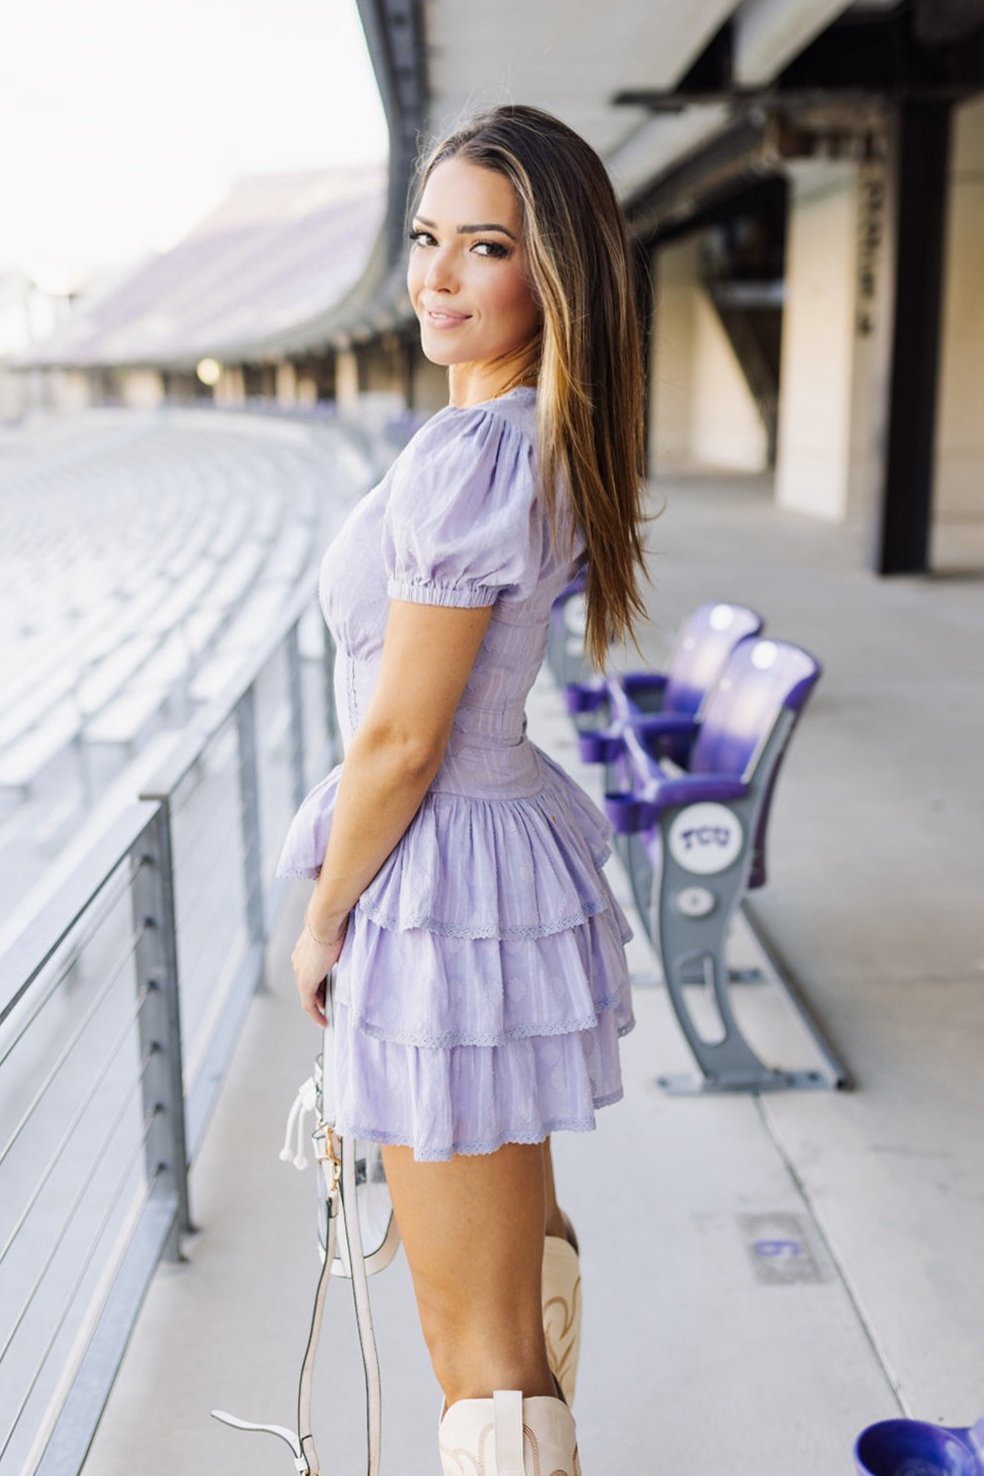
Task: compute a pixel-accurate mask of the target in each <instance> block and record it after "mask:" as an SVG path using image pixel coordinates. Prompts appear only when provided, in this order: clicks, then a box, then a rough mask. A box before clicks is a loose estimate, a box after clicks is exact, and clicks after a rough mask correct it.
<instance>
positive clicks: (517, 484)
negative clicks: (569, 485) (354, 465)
mask: <svg viewBox="0 0 984 1476" xmlns="http://www.w3.org/2000/svg"><path fill="white" fill-rule="evenodd" d="M534 455H535V447H534V443H533V440H532V438H531V437H530V436H529V435H528V434H527V433H525V432H524V431H523V430H521V429H519V428H518V427H517V426H516V425H514V424H513V423H512V422H511V421H510V420H509V419H508V418H507V417H506V416H504V415H502V414H500V413H498V412H496V411H495V410H492V409H489V408H486V407H485V406H482V405H475V406H463V407H458V406H447V407H446V408H445V409H444V410H439V411H438V412H437V414H436V415H433V416H432V417H431V419H430V420H428V421H426V422H425V423H424V425H423V426H421V428H420V430H419V431H417V433H416V435H415V436H414V437H413V439H412V440H411V441H410V442H409V443H408V445H407V446H406V447H405V448H404V451H403V453H402V456H401V458H400V461H401V463H402V464H401V465H399V466H398V467H395V468H394V470H395V472H396V475H395V476H394V479H393V485H392V489H391V492H390V496H389V500H388V502H387V505H386V511H385V514H384V518H383V535H382V550H383V560H384V563H385V567H386V574H387V582H386V593H387V595H388V596H389V597H390V598H391V599H398V600H411V601H413V602H414V603H416V604H427V605H458V606H465V607H469V606H476V605H492V604H494V603H495V601H496V600H497V599H498V598H499V596H500V595H501V594H502V593H503V592H504V591H506V590H508V589H510V588H512V589H515V590H516V591H517V592H520V593H523V594H525V593H528V592H529V590H530V589H531V588H532V587H533V585H534V584H535V583H536V581H537V579H538V577H539V572H540V561H541V556H542V552H543V538H544V528H543V520H542V517H541V513H540V507H539V503H538V501H537V499H536V496H535V493H536V477H535V471H534Z"/></svg>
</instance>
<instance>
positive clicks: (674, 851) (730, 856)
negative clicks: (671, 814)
mask: <svg viewBox="0 0 984 1476" xmlns="http://www.w3.org/2000/svg"><path fill="white" fill-rule="evenodd" d="M669 844H670V854H671V856H672V857H673V859H674V861H675V862H676V863H677V865H678V866H681V867H682V868H683V869H684V871H693V872H696V873H697V874H698V875H699V876H711V875H713V874H714V873H715V872H717V871H726V870H727V868H728V867H729V866H730V865H731V864H732V862H734V861H735V860H737V858H738V855H739V854H740V852H741V845H742V828H741V822H740V821H739V820H738V818H737V816H735V815H733V814H732V813H731V811H730V810H729V809H727V808H726V806H724V805H717V804H711V803H706V804H700V805H688V806H687V808H686V809H685V810H681V811H680V813H679V815H678V816H677V817H676V819H675V820H674V821H673V823H672V825H671V826H670V835H669Z"/></svg>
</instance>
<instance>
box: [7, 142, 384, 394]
mask: <svg viewBox="0 0 984 1476" xmlns="http://www.w3.org/2000/svg"><path fill="white" fill-rule="evenodd" d="M386 183H387V171H386V169H385V167H380V168H377V169H372V170H367V169H366V168H365V167H360V168H358V169H338V168H336V169H330V170H323V171H298V172H294V173H288V174H265V175H254V176H250V177H247V178H245V179H241V180H239V181H237V182H236V183H235V184H234V185H233V187H232V189H231V190H230V192H229V194H228V196H227V197H226V199H225V200H224V201H223V203H222V204H221V205H219V206H218V208H217V209H215V210H214V211H212V212H211V214H209V215H208V216H206V218H205V219H204V220H203V221H201V223H200V224H199V225H197V226H196V227H195V228H194V229H193V230H192V231H191V232H190V233H189V234H188V235H187V236H185V237H184V239H183V240H181V241H179V242H178V244H177V245H176V246H174V247H173V248H172V249H171V250H170V251H167V252H165V253H163V254H162V255H160V256H157V257H155V258H153V259H152V260H151V261H149V262H144V263H142V264H141V265H140V266H138V267H137V268H136V269H135V270H134V271H133V272H132V273H131V274H129V275H127V276H125V277H124V278H123V279H122V280H116V281H115V282H114V284H113V285H112V286H111V287H110V288H109V289H108V290H107V291H105V292H104V293H102V294H99V295H98V296H97V297H95V298H93V299H90V300H88V301H86V302H84V303H82V304H80V306H79V309H78V310H77V312H76V313H74V314H73V315H72V317H71V318H69V319H68V321H67V322H66V323H64V324H63V325H62V326H60V327H59V329H58V330H57V331H56V332H55V333H54V334H53V335H52V336H51V337H50V338H48V339H46V340H43V341H42V342H41V343H40V344H35V345H34V347H33V348H32V350H31V351H30V352H29V353H26V354H23V355H20V356H18V357H17V358H15V359H14V360H13V363H14V365H15V366H16V365H18V364H19V365H22V366H24V365H27V364H34V365H64V366H70V365H77V366H93V365H100V366H110V365H131V366H132V365H139V364H147V365H154V366H158V367H160V366H168V367H174V368H182V367H186V368H193V367H194V365H195V364H196V363H197V362H198V360H199V359H201V358H202V357H203V356H205V355H215V356H217V357H219V358H220V359H221V358H225V359H226V360H228V361H231V362H236V361H242V360H243V359H250V358H253V357H254V356H255V355H256V351H257V347H258V345H260V344H264V343H267V342H274V341H276V340H277V338H278V337H279V336H283V335H286V336H288V337H290V338H292V339H297V340H298V341H303V340H304V339H305V338H308V339H312V338H315V337H316V336H317V333H318V331H319V330H318V328H317V327H316V324H317V322H318V320H319V319H320V318H322V317H323V316H324V315H326V314H329V315H330V313H331V312H332V311H337V310H338V309H339V308H344V306H345V304H346V302H347V301H348V299H349V297H350V295H351V294H352V293H353V290H354V289H357V288H358V286H359V284H360V283H361V282H362V281H363V279H364V278H365V275H366V265H367V262H369V261H371V259H372V255H373V249H374V247H375V245H376V242H377V239H378V237H379V235H380V231H381V229H382V228H383V227H384V224H385V219H386Z"/></svg>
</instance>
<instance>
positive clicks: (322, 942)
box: [304, 918, 336, 948]
mask: <svg viewBox="0 0 984 1476" xmlns="http://www.w3.org/2000/svg"><path fill="white" fill-rule="evenodd" d="M304 926H305V928H306V929H307V931H308V932H309V933H310V934H311V937H312V938H313V939H314V941H315V943H317V944H318V945H319V946H320V947H321V948H330V947H331V946H332V944H333V943H334V942H335V941H336V940H335V939H334V938H319V937H318V935H317V933H316V932H315V931H314V929H313V928H312V926H311V924H310V923H309V922H308V920H307V918H305V919H304Z"/></svg>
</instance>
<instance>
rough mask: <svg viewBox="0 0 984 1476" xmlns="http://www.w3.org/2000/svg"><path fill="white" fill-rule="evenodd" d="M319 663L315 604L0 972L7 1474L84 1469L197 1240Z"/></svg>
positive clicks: (247, 672)
mask: <svg viewBox="0 0 984 1476" xmlns="http://www.w3.org/2000/svg"><path fill="white" fill-rule="evenodd" d="M333 663H334V651H333V647H332V641H331V637H330V635H329V633H328V631H327V628H326V626H325V624H324V621H323V620H322V619H321V617H320V612H319V611H318V610H317V606H316V603H315V597H314V591H313V590H311V589H305V590H304V591H301V592H299V593H298V595H297V596H296V597H295V599H294V601H293V602H292V604H291V606H290V607H289V608H288V609H286V610H285V612H284V614H283V617H282V619H281V621H280V622H279V624H278V625H277V627H276V628H275V629H274V630H272V631H271V634H270V636H269V638H268V639H267V641H266V643H265V645H264V646H263V647H262V648H261V649H259V650H257V651H256V652H255V653H254V654H253V655H252V657H251V658H250V660H249V661H248V662H246V663H245V664H244V665H243V667H242V668H241V669H240V671H239V672H238V674H237V675H236V677H235V678H234V679H233V680H232V681H231V682H230V686H229V689H228V695H227V696H226V697H224V698H222V699H220V700H218V701H217V702H216V703H214V704H213V705H212V706H211V707H210V708H209V709H207V710H206V711H205V712H203V713H202V715H201V717H200V719H198V720H197V721H196V722H195V724H194V726H193V727H192V728H191V729H190V730H189V731H187V732H184V733H181V734H169V735H164V736H162V738H161V739H159V740H158V742H157V743H156V744H155V746H154V748H153V749H152V751H151V752H152V760H151V761H152V762H153V763H154V764H155V768H154V772H153V773H152V775H151V776H150V777H149V778H148V779H147V780H146V782H144V783H143V784H142V785H141V786H140V789H139V794H138V797H137V798H135V799H130V800H125V801H121V802H120V803H119V804H118V805H117V806H116V807H115V811H114V813H112V815H111V816H109V817H108V818H105V820H104V828H103V830H102V833H101V834H100V835H99V836H98V837H97V838H95V839H94V840H93V842H92V844H91V845H90V846H88V847H87V849H86V851H85V854H84V855H83V856H82V857H81V858H80V859H78V861H77V863H76V864H74V865H72V866H71V867H70V868H69V869H68V870H67V872H66V874H65V875H64V876H61V877H60V878H59V879H58V884H57V887H56V888H53V892H52V895H51V896H50V897H49V899H48V901H47V902H45V903H44V904H43V905H42V906H41V907H40V908H39V910H38V911H37V912H36V913H35V915H34V916H33V917H31V919H30V920H29V922H28V923H27V924H26V925H25V926H24V927H23V928H22V929H21V931H20V932H19V934H18V935H17V937H16V938H15V939H14V940H13V941H12V942H11V944H10V946H9V947H8V948H7V949H6V951H5V952H4V953H3V955H2V957H0V1472H3V1473H4V1476H6V1473H8V1472H10V1473H11V1476H13V1473H15V1472H16V1473H19V1476H35V1473H37V1476H77V1473H78V1472H79V1470H80V1469H81V1467H82V1464H83V1461H84V1459H85V1455H86V1452H87V1450H88V1447H89V1444H90V1442H91V1440H92V1436H93V1434H94V1431H95V1429H96V1426H97V1424H98V1422H99V1419H100V1416H101V1414H102V1411H103V1408H104V1406H105V1403H106V1400H107V1398H108V1396H109V1392H110V1389H111V1388H112V1384H113V1381H114V1379H115V1377H116V1373H117V1370H118V1368H119V1365H120V1362H121V1359H122V1357H123V1352H124V1349H125V1347H126V1343H127V1340H128V1338H129V1335H130V1331H131V1329H132V1327H133V1324H134V1321H135V1319H136V1316H137V1313H138V1311H139V1308H140V1305H141V1302H142V1300H143V1297H144V1294H145V1292H146V1290H147V1287H148V1285H149V1282H150V1279H151V1277H152V1276H153V1273H154V1269H155V1267H156V1265H157V1263H158V1261H159V1260H160V1259H161V1257H162V1256H163V1257H166V1258H169V1259H175V1260H176V1259H180V1258H181V1249H180V1241H181V1235H182V1233H184V1232H187V1231H189V1230H192V1229H193V1228H194V1226H193V1222H192V1215H193V1209H192V1206H191V1205H190V1203H189V1194H188V1167H189V1164H190V1163H191V1162H192V1160H193V1159H194V1157H195V1154H196V1151H197V1149H198V1147H199V1145H200V1143H201V1141H202V1136H203V1134H204V1131H205V1127H206V1124H207V1122H208V1118H209V1115H210V1113H211V1110H212V1107H213V1105H214V1102H215V1100H216V1097H217V1095H218V1091H219V1088H220V1086H221V1082H222V1077H223V1074H224V1071H225V1068H226V1065H227V1063H228V1061H229V1059H230V1057H231V1055H232V1052H233V1049H234V1047H235V1042H236V1038H237V1036H238V1033H239V1029H240V1026H241V1024H242V1022H243V1019H244V1017H245V1014H246V1011H247V1008H248V1006H249V1003H250V1000H251V997H252V995H253V993H254V991H255V990H256V989H257V988H258V987H260V986H261V985H262V983H263V978H264V960H265V947H266V941H267V937H268V934H269V930H270V923H271V919H272V918H273V917H274V915H275V914H276V912H277V910H278V909H279V906H280V902H281V900H282V895H283V891H284V887H285V885H286V884H285V883H284V882H282V881H278V880H277V879H276V878H275V877H274V868H275V865H276V859H277V854H278V853H279V845H280V841H281V837H282V834H283V831H284V829H285V827H286V823H287V821H288V819H289V816H290V814H291V813H292V811H293V810H294V809H296V807H297V805H299V804H300V802H301V800H302V799H303V797H304V795H305V793H306V792H307V789H308V788H309V787H310V785H311V784H312V783H313V782H314V781H315V779H316V778H317V777H318V776H319V775H320V774H322V773H324V772H325V771H326V770H327V768H328V767H329V766H330V765H331V764H333V763H335V762H336V761H337V757H338V746H339V745H338V735H337V727H336V722H335V712H334V703H333V689H332V668H333ZM271 842H272V845H271V844H270V843H271Z"/></svg>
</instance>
